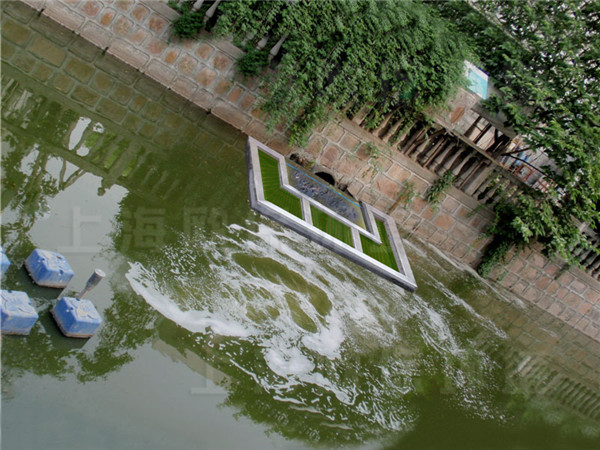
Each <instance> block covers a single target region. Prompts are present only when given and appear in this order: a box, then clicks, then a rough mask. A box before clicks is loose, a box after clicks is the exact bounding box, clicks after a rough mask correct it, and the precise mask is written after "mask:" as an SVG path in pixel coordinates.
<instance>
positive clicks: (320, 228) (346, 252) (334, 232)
mask: <svg viewBox="0 0 600 450" xmlns="http://www.w3.org/2000/svg"><path fill="white" fill-rule="evenodd" d="M246 156H247V161H248V184H249V190H250V206H251V207H252V208H253V209H255V210H256V211H258V212H259V213H261V214H263V215H265V216H267V217H269V218H271V219H273V220H275V221H277V222H279V223H281V224H282V225H285V226H287V227H289V228H291V229H293V230H294V231H296V232H298V233H300V234H301V235H303V236H306V237H307V238H309V239H312V240H313V241H315V242H318V243H319V244H321V245H323V246H324V247H327V248H328V249H330V250H333V251H334V252H336V253H339V254H340V255H342V256H344V257H346V258H348V259H350V260H352V261H354V262H356V263H357V264H360V265H361V266H363V267H366V268H367V269H369V270H371V271H373V272H375V273H376V274H378V275H380V276H382V277H383V278H386V279H388V280H390V281H391V282H393V283H395V284H397V285H399V286H401V287H403V288H405V289H407V290H409V291H414V290H415V289H416V288H417V284H416V282H415V278H414V276H413V273H412V270H411V269H410V264H409V263H408V258H407V257H406V253H405V251H404V246H403V245H402V240H401V239H400V236H399V234H398V229H397V228H396V223H395V222H394V220H393V219H392V218H391V217H390V216H388V215H387V214H385V213H383V212H381V211H379V210H378V209H376V208H374V207H373V206H371V205H368V204H366V203H364V202H360V203H358V202H356V201H355V200H354V199H352V198H350V197H349V196H347V195H346V194H344V193H343V192H342V191H339V190H338V189H335V188H334V187H333V186H328V185H327V184H325V182H324V181H323V180H319V179H318V177H316V176H315V175H314V174H311V173H309V172H307V171H305V170H304V169H303V168H302V167H300V166H298V165H295V164H293V163H292V162H290V161H288V160H286V158H285V157H284V156H283V155H280V154H279V153H277V152H276V151H275V150H272V149H271V148H269V147H267V146H266V145H265V144H263V143H261V142H259V141H257V140H256V139H253V138H248V143H247V144H246Z"/></svg>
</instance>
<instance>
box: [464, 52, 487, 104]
mask: <svg viewBox="0 0 600 450" xmlns="http://www.w3.org/2000/svg"><path fill="white" fill-rule="evenodd" d="M465 66H466V70H467V79H468V80H469V87H468V89H469V90H470V91H471V92H473V93H474V94H477V95H479V96H480V97H481V98H482V99H483V100H485V99H486V98H487V89H488V75H487V73H485V72H484V71H482V70H481V69H479V68H477V67H475V65H473V64H472V63H470V62H469V61H465Z"/></svg>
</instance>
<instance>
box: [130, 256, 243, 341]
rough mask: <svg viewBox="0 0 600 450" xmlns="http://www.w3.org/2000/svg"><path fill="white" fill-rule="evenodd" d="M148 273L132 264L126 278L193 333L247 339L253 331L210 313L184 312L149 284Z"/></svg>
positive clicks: (164, 313) (165, 314) (154, 303)
mask: <svg viewBox="0 0 600 450" xmlns="http://www.w3.org/2000/svg"><path fill="white" fill-rule="evenodd" d="M147 276H148V271H147V270H145V269H144V268H143V267H142V265H141V264H139V263H134V264H130V269H129V271H128V272H127V274H126V278H127V280H128V281H129V284H130V285H131V287H132V288H133V290H134V291H135V292H136V293H137V294H139V295H141V296H142V297H143V298H144V299H145V300H146V301H147V302H148V304H149V305H150V306H152V307H153V308H154V309H156V310H157V311H158V312H160V313H161V314H162V315H163V316H165V317H166V318H168V319H170V320H172V321H173V322H175V323H177V324H178V325H181V326H182V327H183V328H185V329H187V330H189V331H192V332H206V331H207V330H208V328H211V329H212V331H213V332H214V333H216V334H220V335H223V336H237V337H247V336H249V335H250V334H251V330H249V329H247V328H245V327H243V326H241V325H240V324H239V323H237V322H234V321H231V320H228V319H224V318H222V317H219V316H218V315H216V314H211V313H210V312H208V311H182V310H181V309H180V308H179V307H178V306H177V305H176V303H175V302H174V301H173V300H172V299H171V298H169V297H167V296H165V295H164V294H162V293H161V292H159V291H158V289H156V288H154V287H152V286H150V285H149V283H148V278H146V277H147Z"/></svg>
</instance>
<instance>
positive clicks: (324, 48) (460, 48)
mask: <svg viewBox="0 0 600 450" xmlns="http://www.w3.org/2000/svg"><path fill="white" fill-rule="evenodd" d="M183 12H184V15H183V16H182V18H180V19H179V21H181V20H183V21H185V23H186V24H187V23H189V22H190V21H192V22H193V20H192V19H191V18H190V19H186V18H185V10H183ZM190 14H191V13H190ZM219 14H220V16H219V18H218V20H217V21H216V25H215V28H214V30H216V31H217V32H218V33H220V34H226V35H232V36H233V37H234V41H237V42H238V43H239V44H240V45H242V44H243V46H245V47H247V48H254V47H256V46H257V44H258V43H259V42H260V41H261V40H264V39H267V41H268V43H267V44H266V45H265V47H264V48H267V49H268V48H270V47H271V46H273V45H275V43H276V42H277V41H279V40H280V39H281V38H282V37H285V41H284V43H283V47H282V50H283V52H282V53H283V56H282V57H281V61H280V63H279V65H278V67H277V70H276V71H275V73H274V75H273V78H272V79H271V80H269V83H268V95H267V97H266V100H265V102H264V104H263V105H262V109H263V110H264V111H266V112H267V113H268V114H269V120H270V124H271V125H277V124H280V123H283V124H284V125H286V126H287V127H288V132H289V135H290V141H291V143H293V144H302V143H303V142H304V140H305V138H306V136H307V135H308V134H309V132H310V131H311V129H312V127H314V126H315V125H316V124H318V123H320V122H322V121H324V120H325V119H326V118H327V117H328V114H329V113H331V112H340V111H342V110H343V109H345V108H347V107H349V106H352V108H353V110H354V111H356V110H358V109H360V108H362V107H363V106H364V105H369V106H370V107H372V108H373V110H374V112H373V114H372V116H373V123H374V124H376V123H377V122H378V121H379V120H380V119H381V118H382V117H383V116H384V115H385V114H386V113H388V112H390V111H392V110H395V109H399V108H400V109H401V110H402V114H404V115H406V116H409V115H411V114H416V113H418V112H421V111H423V110H424V109H425V108H427V107H430V106H435V105H440V104H443V103H444V102H445V101H446V99H447V98H448V97H449V95H450V94H451V93H452V90H453V89H454V88H455V87H456V85H457V84H458V83H459V82H460V81H461V80H462V78H463V72H464V60H465V58H466V55H467V48H466V46H465V45H463V43H462V41H461V40H460V39H457V38H456V33H453V32H452V31H451V29H450V28H449V27H448V26H447V25H446V21H444V20H442V19H440V18H439V16H438V15H437V13H435V12H434V11H433V10H432V9H431V8H430V7H428V6H426V5H424V4H423V3H422V2H420V1H417V0H398V1H383V2H382V1H376V0H348V1H334V0H300V1H295V2H287V1H273V2H263V1H257V0H241V1H235V2H224V3H223V4H222V5H221V6H219ZM190 17H191V16H190ZM178 27H179V28H182V29H185V30H186V33H187V34H185V36H189V33H188V32H187V28H185V27H181V26H179V25H178V23H177V22H176V23H175V25H174V29H175V31H176V32H177V30H178ZM251 53H252V52H251ZM253 61H254V56H253ZM247 62H248V61H246V59H245V58H242V60H241V61H240V63H241V64H239V66H240V67H243V68H245V67H247V66H248V64H247ZM252 67H253V69H255V68H256V67H255V66H252Z"/></svg>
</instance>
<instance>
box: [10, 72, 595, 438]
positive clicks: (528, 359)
mask: <svg viewBox="0 0 600 450" xmlns="http://www.w3.org/2000/svg"><path fill="white" fill-rule="evenodd" d="M164 95H172V94H164ZM173 97H174V96H173ZM163 102H164V103H166V104H169V105H172V104H174V103H177V100H174V99H172V98H169V99H166V97H163ZM184 109H185V111H184ZM189 110H191V112H190V111H189ZM181 111H184V112H182V114H181V118H180V119H179V122H177V121H176V122H173V123H172V127H167V128H166V129H165V130H163V131H161V134H160V139H158V140H155V139H148V138H147V137H146V133H145V132H142V131H141V130H147V128H144V127H143V126H142V125H139V126H138V127H137V128H136V130H138V131H136V132H133V131H131V129H129V128H127V127H126V126H125V125H124V124H123V123H116V122H113V121H111V120H109V119H107V118H105V117H102V116H101V115H100V114H98V113H97V112H95V111H94V110H90V109H89V108H83V107H82V106H81V105H80V104H78V103H76V102H73V101H72V100H71V99H69V98H67V97H65V96H61V95H59V94H58V93H57V92H56V91H54V90H51V89H49V88H47V87H44V86H43V85H41V84H40V83H39V82H37V81H35V80H31V79H29V78H28V77H27V76H26V75H24V74H21V73H19V72H18V70H17V69H14V68H12V67H10V66H9V65H3V75H2V117H3V122H2V139H3V145H2V171H3V175H4V176H3V179H2V212H3V223H2V241H3V245H4V247H5V249H6V250H7V252H8V253H9V254H10V255H11V256H12V258H13V260H15V261H22V260H23V259H24V258H25V257H26V256H27V255H28V254H29V252H30V251H31V250H32V249H33V248H34V247H35V246H36V245H38V243H39V241H40V240H43V239H42V238H40V237H39V236H43V237H44V238H45V239H46V242H48V241H51V242H52V239H53V236H54V235H55V234H56V233H57V232H58V231H57V230H56V229H53V228H51V227H50V226H46V225H45V224H48V223H50V222H51V220H53V219H52V217H53V215H56V214H57V212H56V211H55V210H53V208H59V207H61V205H62V206H63V207H64V208H63V209H61V211H64V210H65V209H67V210H68V209H69V208H71V206H72V205H69V204H68V199H69V198H71V197H67V194H69V193H71V194H69V195H75V194H77V195H78V197H77V198H81V199H82V200H81V201H82V202H84V203H85V202H89V206H90V207H91V209H92V210H94V208H99V209H98V210H97V213H98V214H100V217H101V219H100V221H101V222H102V223H104V224H107V223H110V232H108V233H104V234H102V235H101V236H99V237H98V242H95V243H94V245H95V247H93V248H98V255H97V256H96V257H98V258H101V260H102V261H103V262H104V263H106V264H107V265H108V266H109V267H110V268H111V270H110V272H111V275H110V277H109V280H108V282H105V283H107V284H108V286H107V287H106V291H105V292H107V293H108V298H107V299H106V301H105V302H104V303H103V304H101V306H102V315H103V317H104V324H103V326H102V328H101V331H100V332H99V334H98V336H96V337H95V338H94V339H92V340H91V341H89V343H86V342H79V341H76V342H73V341H70V340H66V339H64V338H62V337H61V336H60V334H59V333H58V331H57V330H56V327H55V326H54V324H53V323H52V322H51V320H50V319H49V316H48V314H47V312H48V310H49V308H50V307H51V305H52V302H53V299H54V297H55V296H56V292H55V291H52V290H47V289H43V288H36V287H34V286H32V285H31V284H30V283H29V281H28V279H27V277H26V275H25V274H24V272H23V271H22V270H18V267H17V268H14V270H12V271H11V272H10V273H9V274H8V276H7V279H6V280H5V283H6V285H7V286H11V287H12V288H14V289H22V290H26V291H28V292H29V293H30V294H31V296H32V297H33V298H34V301H35V302H36V304H37V305H38V307H39V308H40V310H41V314H40V316H41V317H42V319H41V322H40V324H39V325H37V326H36V327H35V328H34V330H33V332H32V334H31V335H30V336H29V337H28V338H26V339H8V338H7V339H4V340H3V352H2V366H3V371H2V377H3V389H7V390H8V395H9V397H10V386H11V382H12V381H14V380H16V379H17V378H19V377H22V376H25V375H27V374H33V375H36V376H38V377H42V376H44V375H49V376H52V377H56V378H58V379H69V377H70V376H71V377H75V378H76V379H77V380H78V381H79V382H81V383H94V382H99V381H101V380H105V379H107V378H108V377H110V376H111V375H113V374H115V373H116V372H118V371H119V370H120V369H121V368H123V367H124V366H125V365H127V364H129V363H130V362H132V361H134V360H135V359H136V357H137V355H138V354H139V351H140V349H141V348H142V347H143V346H144V345H151V346H152V348H154V349H155V350H157V351H159V352H161V353H163V354H165V355H168V356H169V357H170V358H172V359H174V360H175V361H177V362H181V363H183V364H186V365H187V366H189V367H190V368H191V369H192V370H194V371H197V372H198V373H199V374H201V375H202V377H200V378H199V380H200V381H201V382H202V383H204V384H201V385H200V386H196V387H192V391H193V390H194V389H196V391H193V392H192V394H194V392H196V393H199V394H202V395H223V396H224V397H225V398H224V400H223V404H224V405H226V406H229V407H231V408H233V409H234V410H235V411H236V412H237V414H239V415H240V416H244V417H248V418H250V419H251V420H252V421H253V422H255V423H260V424H263V425H264V427H265V429H267V430H270V431H273V432H275V433H278V434H281V435H283V436H285V437H286V438H288V439H298V440H301V441H305V442H307V443H309V444H310V445H316V444H322V445H326V446H332V445H343V444H351V443H363V442H365V441H369V440H372V439H384V440H385V442H386V443H389V446H390V448H394V447H396V446H399V447H401V448H429V447H433V448H435V447H436V446H439V444H440V443H445V436H448V435H454V436H457V435H458V434H457V433H459V434H460V432H461V430H462V431H463V432H464V434H465V435H467V434H468V435H469V436H471V437H473V436H474V437H475V438H478V436H481V440H482V442H485V443H486V445H487V444H489V445H487V447H488V448H494V447H493V445H494V444H490V442H492V441H491V437H490V436H494V435H501V432H502V431H506V430H508V431H506V432H507V433H508V438H506V440H504V441H503V445H504V444H506V445H508V446H509V447H510V445H513V443H514V446H517V445H521V444H520V442H521V437H522V436H524V435H530V436H532V439H531V441H529V443H526V444H524V445H529V447H525V448H537V447H536V446H537V445H538V444H540V443H544V444H548V439H547V438H546V437H544V436H545V435H546V434H547V436H553V437H556V433H554V434H553V433H551V432H549V430H551V429H557V430H559V433H560V432H562V433H565V434H567V435H568V436H569V437H570V438H571V437H572V436H584V438H582V439H583V440H582V441H578V443H581V445H582V446H581V447H580V448H585V445H588V443H590V442H592V443H597V442H598V440H597V439H598V434H599V433H600V431H599V429H598V419H599V418H600V398H599V397H598V395H597V390H596V389H597V387H598V374H597V371H596V372H595V370H596V369H597V366H594V365H593V363H592V367H587V366H586V358H580V357H579V356H577V357H575V355H574V352H573V351H572V348H570V347H569V345H571V344H569V343H572V342H577V344H578V345H579V344H580V348H581V349H583V350H585V352H586V353H585V355H584V356H588V355H589V356H590V358H591V359H590V360H591V361H592V362H593V361H595V360H594V359H593V358H594V357H597V355H598V354H599V352H598V346H597V345H595V344H594V343H593V342H591V341H590V340H585V339H584V340H583V341H578V340H575V339H571V338H572V336H567V333H569V331H566V330H565V329H564V328H562V327H561V326H560V325H559V324H556V323H551V322H550V319H548V320H546V319H545V318H543V317H542V318H541V317H540V314H541V313H539V312H537V311H534V310H528V309H527V308H526V307H524V306H523V305H519V304H518V302H515V301H514V300H513V299H508V300H506V299H504V298H503V297H502V295H501V294H500V293H498V292H496V291H494V290H492V289H491V288H490V287H489V286H487V285H486V284H485V283H483V282H482V281H480V280H479V279H477V278H476V277H475V276H474V275H471V274H469V273H467V272H465V271H464V270H462V269H459V268H457V267H455V266H453V265H452V264H450V263H448V262H447V261H445V260H444V259H443V258H441V257H440V256H438V255H436V254H435V253H434V252H433V251H432V250H431V249H427V248H422V247H420V246H417V245H411V246H410V247H409V249H408V254H409V257H410V259H411V263H412V265H413V268H414V271H415V276H416V277H417V278H418V280H419V286H420V287H419V290H418V291H417V292H416V293H414V294H408V293H406V292H404V291H402V290H400V289H398V288H396V287H395V286H393V285H391V284H390V283H387V282H385V281H383V280H380V279H378V278H377V277H376V276H374V275H373V274H371V273H370V272H367V271H365V270H363V269H361V268H359V267H357V266H355V265H353V264H351V263H348V262H347V261H346V260H344V259H342V258H340V257H338V256H336V255H334V254H332V253H330V252H328V251H326V250H324V249H322V248H320V247H318V246H316V245H314V244H312V243H311V242H309V241H307V240H305V239H303V238H299V237H298V236H297V235H296V234H294V233H293V232H290V231H288V230H285V229H283V228H281V227H279V226H277V225H274V224H273V223H271V222H269V221H268V220H266V219H264V218H261V217H258V216H256V215H255V214H254V213H252V212H250V210H249V207H248V204H247V191H246V179H245V176H246V175H245V161H244V153H243V141H244V139H243V136H241V135H240V134H239V133H235V132H233V131H231V130H229V129H227V130H226V132H222V131H220V130H221V127H222V125H219V124H216V123H215V122H213V120H214V119H213V118H211V117H210V116H207V115H206V114H204V113H203V112H201V111H200V110H198V109H196V108H193V107H191V106H189V105H187V106H185V105H182V106H181ZM153 126H154V127H156V125H153ZM73 193H75V194H73ZM108 197H110V199H109V200H110V201H111V202H113V203H114V205H113V204H112V203H111V205H112V206H111V207H112V208H114V209H110V208H108V207H103V206H102V205H104V203H101V201H105V200H106V199H107V198H108ZM78 217H80V216H78ZM77 226H78V225H77ZM36 227H37V228H36ZM73 228H74V229H75V228H76V226H75V225H74V226H73ZM36 230H41V231H36ZM36 233H37V234H36ZM36 236H37V238H36ZM73 241H74V242H75V243H76V244H78V243H79V242H80V241H78V240H77V239H74V240H73ZM74 247H77V245H75V246H74ZM73 255H77V253H76V251H75V250H73ZM67 256H69V255H68V254H67ZM86 257H87V256H86ZM90 258H92V256H90ZM509 319H510V320H509ZM542 319H543V320H542ZM542 324H543V326H542ZM560 337H569V339H565V342H564V343H562V342H561V340H560V339H559V338H560ZM578 339H583V338H578ZM594 355H596V356H594ZM140 375H143V374H140ZM206 380H210V384H206V383H207V382H206ZM203 389H206V390H203ZM172 406H173V405H172ZM174 407H176V405H174ZM523 424H524V425H523ZM486 438H489V439H488V440H486ZM503 439H504V438H503ZM511 439H512V441H511ZM560 439H561V438H560V436H559V437H556V441H554V440H553V442H560ZM594 439H595V441H594ZM468 442H470V441H467V440H464V441H456V443H454V444H452V443H450V444H448V445H447V446H446V447H445V448H452V447H453V446H454V447H456V448H466V447H468V445H469V444H468ZM506 445H504V447H499V448H506ZM483 446H484V445H482V447H483ZM546 448H552V447H546Z"/></svg>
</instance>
